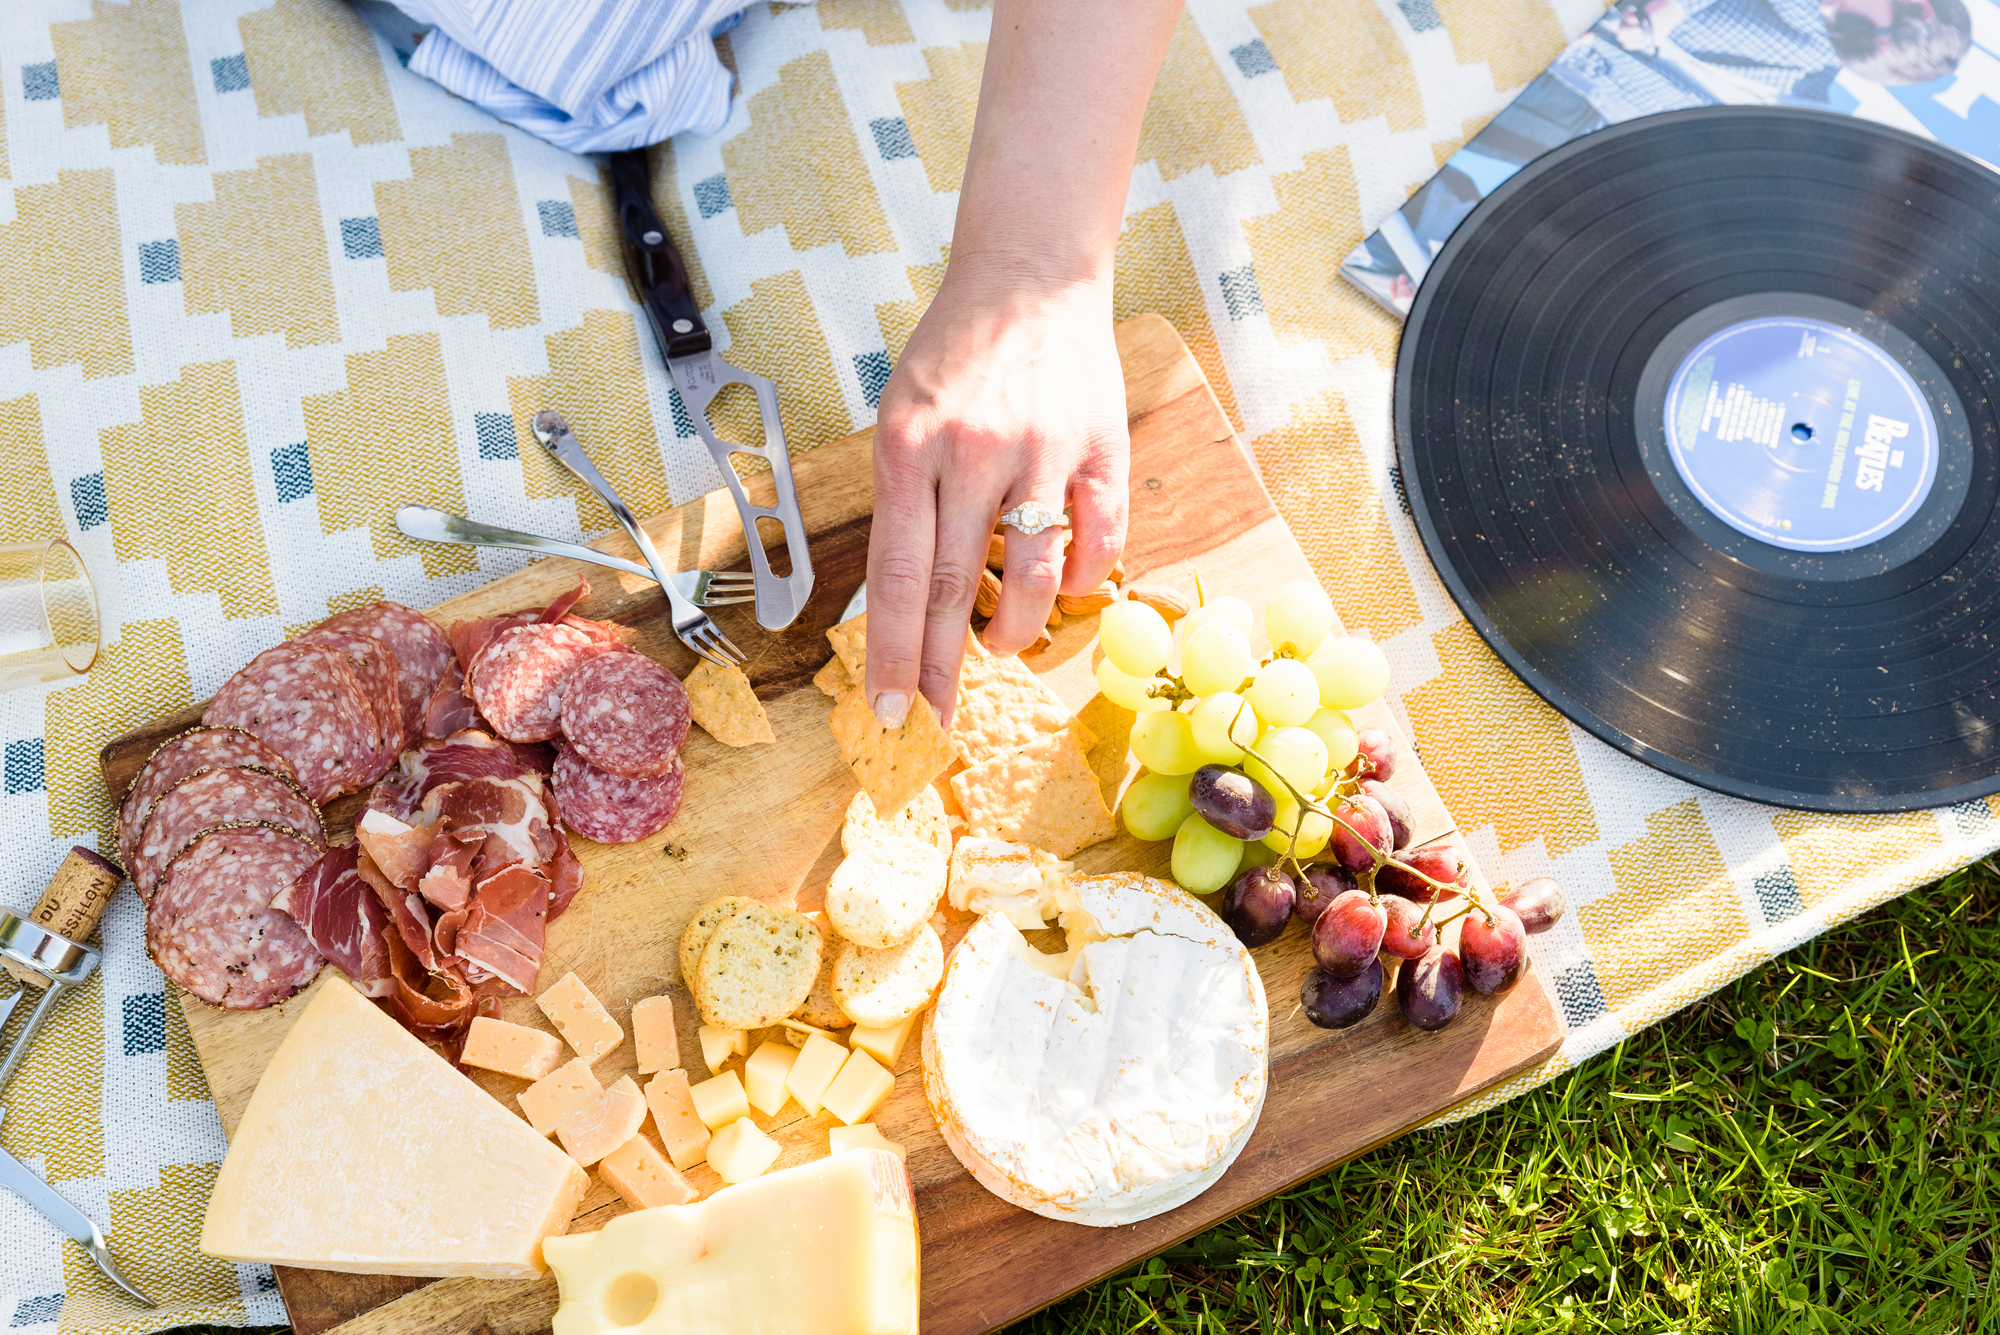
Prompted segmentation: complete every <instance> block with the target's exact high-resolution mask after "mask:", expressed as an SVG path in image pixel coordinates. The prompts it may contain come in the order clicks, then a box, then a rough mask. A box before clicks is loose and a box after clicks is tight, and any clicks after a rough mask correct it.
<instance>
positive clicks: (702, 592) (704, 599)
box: [396, 505, 757, 607]
mask: <svg viewBox="0 0 2000 1335" xmlns="http://www.w3.org/2000/svg"><path fill="white" fill-rule="evenodd" d="M396 527H397V528H399V529H401V530H403V532H404V533H405V534H407V535H409V536H410V537H412V538H415V539H417V540H418V541H420V542H441V543H450V544H452V545H453V546H457V547H512V548H514V549H516V550H517V551H524V552H541V553H543V554H545V555H548V556H566V557H568V558H569V559H570V560H572V561H584V562H588V563H589V564H591V565H596V566H603V567H605V568H606V569H607V570H618V571H622V572H624V573H625V574H627V575H637V576H638V577H639V578H640V579H647V580H650V579H652V578H654V576H653V572H652V571H651V570H649V569H647V568H646V567H645V566H642V565H640V564H639V563H638V562H637V561H627V560H626V559H625V558H624V557H622V556H612V555H611V554H610V553H608V552H600V551H598V550H597V549H596V548H595V547H585V546H583V545H582V544H581V543H575V542H564V541H563V540H562V539H561V538H545V537H543V536H542V535H541V534H539V533H523V532H522V531H521V530H519V529H513V528H500V527H497V526H496V525H493V524H482V523H480V522H479V521H478V520H476V519H467V518H465V517H464V516H462V515H455V514H452V513H451V512H450V511H448V510H433V509H432V508H431V507H430V506H428V505H405V506H403V507H402V508H400V509H398V510H397V511H396ZM667 578H668V579H670V580H672V581H673V584H674V588H675V590H676V591H678V592H679V593H680V595H681V597H683V598H685V599H687V600H688V601H689V602H691V603H693V604H694V605H695V606H696V607H723V606H726V605H727V604H729V603H747V602H752V601H754V600H755V598H756V596H757V595H756V592H755V589H756V585H755V580H756V578H757V577H756V576H755V575H753V574H751V573H750V572H749V571H747V570H670V571H668V572H667Z"/></svg>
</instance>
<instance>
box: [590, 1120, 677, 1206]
mask: <svg viewBox="0 0 2000 1335" xmlns="http://www.w3.org/2000/svg"><path fill="white" fill-rule="evenodd" d="M597 1175H598V1176H599V1177H601V1178H603V1179H604V1180H605V1181H606V1182H608V1183H609V1184H610V1185H611V1189H612V1190H613V1191H616V1192H617V1193H618V1194H619V1195H620V1196H623V1197H624V1198H625V1200H626V1202H627V1203H628V1204H630V1205H631V1207H632V1208H633V1209H635V1210H650V1209H652V1208H653V1207H654V1206H656V1205H686V1204H687V1203H688V1202H689V1201H691V1200H693V1199H695V1197H697V1196H699V1195H701V1193H700V1192H698V1191H696V1190H695V1189H694V1188H693V1187H692V1186H691V1185H689V1183H688V1180H687V1179H686V1178H684V1177H682V1176H681V1175H680V1174H679V1173H676V1172H675V1171H674V1166H673V1165H672V1164H670V1163H668V1162H667V1161H666V1160H665V1159H664V1158H662V1157H661V1155H660V1152H659V1151H658V1150H656V1149H654V1148H653V1142H652V1141H650V1140H647V1139H646V1138H645V1137H644V1136H634V1137H632V1139H630V1140H628V1141H626V1142H625V1143H624V1144H623V1145H620V1146H619V1147H618V1148H617V1149H615V1150H613V1151H611V1153H609V1154H607V1155H605V1156H604V1157H603V1158H602V1159H599V1160H598V1161H597Z"/></svg>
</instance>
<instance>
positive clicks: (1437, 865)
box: [1375, 844, 1472, 904]
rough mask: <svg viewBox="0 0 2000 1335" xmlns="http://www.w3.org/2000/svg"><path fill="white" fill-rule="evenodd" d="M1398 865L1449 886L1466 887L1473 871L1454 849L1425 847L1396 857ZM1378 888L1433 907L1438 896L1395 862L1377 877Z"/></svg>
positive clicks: (1427, 845) (1421, 878)
mask: <svg viewBox="0 0 2000 1335" xmlns="http://www.w3.org/2000/svg"><path fill="white" fill-rule="evenodd" d="M1396 861H1397V862H1402V863H1406V864H1408V865H1409V866H1410V867H1411V868H1414V869H1415V870H1416V871H1420V872H1422V873H1423V874H1424V876H1428V877H1430V878H1432V880H1438V881H1443V882H1444V883H1445V884H1447V885H1465V884H1467V883H1468V882H1469V881H1470V880H1471V879H1472V868H1471V867H1469V866H1467V865H1466V861H1465V858H1464V857H1463V856H1462V855H1461V854H1460V853H1459V851H1458V850H1457V849H1455V848H1440V847H1438V846H1437V845H1436V844H1425V845H1424V846H1423V847H1422V848H1417V849H1411V850H1410V851H1409V852H1406V853H1398V854H1396ZM1375 888H1376V889H1377V890H1379V891H1381V892H1382V893H1383V894H1387V895H1401V896H1403V897H1404V898H1405V899H1414V900H1416V901H1417V902H1418V903H1419V904H1428V903H1430V902H1431V900H1432V899H1433V898H1434V897H1436V895H1437V893H1438V892H1437V890H1436V889H1434V888H1433V887H1432V886H1431V884H1430V882H1429V881H1426V880H1424V879H1423V877H1422V876H1413V875H1411V874H1410V872H1408V871H1405V870H1404V869H1403V868H1402V867H1398V866H1397V865H1396V864H1395V863H1394V862H1392V863H1390V864H1389V865H1388V866H1386V867H1384V868H1382V870H1380V871H1378V872H1376V873H1375Z"/></svg>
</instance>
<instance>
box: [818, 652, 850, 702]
mask: <svg viewBox="0 0 2000 1335" xmlns="http://www.w3.org/2000/svg"><path fill="white" fill-rule="evenodd" d="M853 684H854V678H853V677H850V676H849V675H848V674H847V664H845V663H843V662H841V661H840V655H839V654H835V655H834V656H833V657H832V658H829V659H827V660H826V666H825V667H823V668H821V669H820V670H819V671H817V672H815V673H813V685H815V686H817V687H819V689H820V693H821V694H822V695H826V696H830V697H832V698H833V699H835V700H838V699H839V698H840V693H841V692H842V691H844V690H846V689H847V688H848V687H850V686H852V685H853Z"/></svg>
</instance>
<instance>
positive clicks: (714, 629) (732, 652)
mask: <svg viewBox="0 0 2000 1335" xmlns="http://www.w3.org/2000/svg"><path fill="white" fill-rule="evenodd" d="M694 634H695V636H696V638H698V639H700V640H702V641H703V642H704V643H706V644H708V645H709V647H710V648H714V647H715V645H716V644H717V643H720V644H721V646H722V649H723V650H726V651H727V654H728V657H729V659H730V664H729V665H730V666H731V667H741V666H743V664H744V663H745V662H746V661H747V659H746V657H745V655H744V653H743V651H742V650H741V649H738V648H737V647H736V644H735V642H734V641H732V640H731V639H730V638H729V637H728V636H727V635H724V634H723V633H722V628H721V627H720V626H717V625H716V624H715V623H714V622H713V621H711V622H709V623H708V624H707V625H704V626H697V627H696V628H695V631H694Z"/></svg>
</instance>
